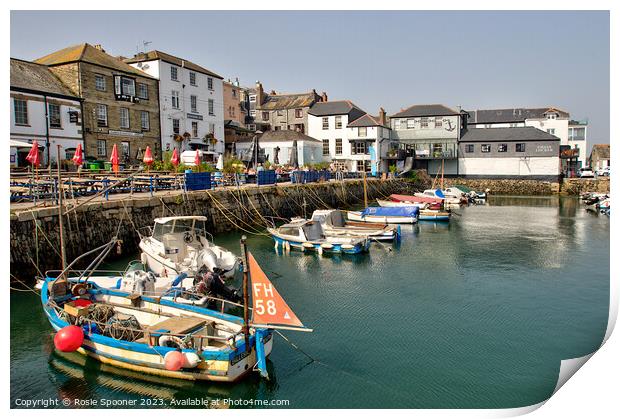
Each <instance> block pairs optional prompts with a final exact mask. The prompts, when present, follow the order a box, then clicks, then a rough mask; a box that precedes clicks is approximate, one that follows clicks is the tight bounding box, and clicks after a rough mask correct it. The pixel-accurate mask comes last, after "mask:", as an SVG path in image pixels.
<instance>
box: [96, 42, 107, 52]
mask: <svg viewBox="0 0 620 419" xmlns="http://www.w3.org/2000/svg"><path fill="white" fill-rule="evenodd" d="M94 47H95V49H98V50H99V51H101V52H105V50H104V49H103V47H102V46H101V44H95V45H94Z"/></svg>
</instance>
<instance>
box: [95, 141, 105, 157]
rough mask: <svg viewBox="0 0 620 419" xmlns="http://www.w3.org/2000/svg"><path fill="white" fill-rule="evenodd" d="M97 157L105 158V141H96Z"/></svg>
mask: <svg viewBox="0 0 620 419" xmlns="http://www.w3.org/2000/svg"><path fill="white" fill-rule="evenodd" d="M97 156H100V157H105V156H107V151H106V144H105V140H97Z"/></svg>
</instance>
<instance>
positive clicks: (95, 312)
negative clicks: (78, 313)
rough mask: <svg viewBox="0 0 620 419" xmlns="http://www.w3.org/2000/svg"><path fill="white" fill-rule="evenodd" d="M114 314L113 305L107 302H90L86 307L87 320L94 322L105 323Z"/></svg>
mask: <svg viewBox="0 0 620 419" xmlns="http://www.w3.org/2000/svg"><path fill="white" fill-rule="evenodd" d="M112 316H114V307H112V306H109V305H107V304H91V305H90V306H89V307H88V320H93V321H94V322H96V323H107V321H108V320H110V318H112Z"/></svg>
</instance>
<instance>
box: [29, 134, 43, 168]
mask: <svg viewBox="0 0 620 419" xmlns="http://www.w3.org/2000/svg"><path fill="white" fill-rule="evenodd" d="M26 160H28V161H29V162H30V164H32V165H33V166H34V167H39V166H40V165H41V155H40V154H39V144H38V143H37V140H34V141H33V142H32V148H31V149H30V151H29V152H28V155H27V156H26Z"/></svg>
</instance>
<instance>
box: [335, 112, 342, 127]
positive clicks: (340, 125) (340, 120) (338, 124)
mask: <svg viewBox="0 0 620 419" xmlns="http://www.w3.org/2000/svg"><path fill="white" fill-rule="evenodd" d="M336 129H342V116H340V115H338V116H336Z"/></svg>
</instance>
